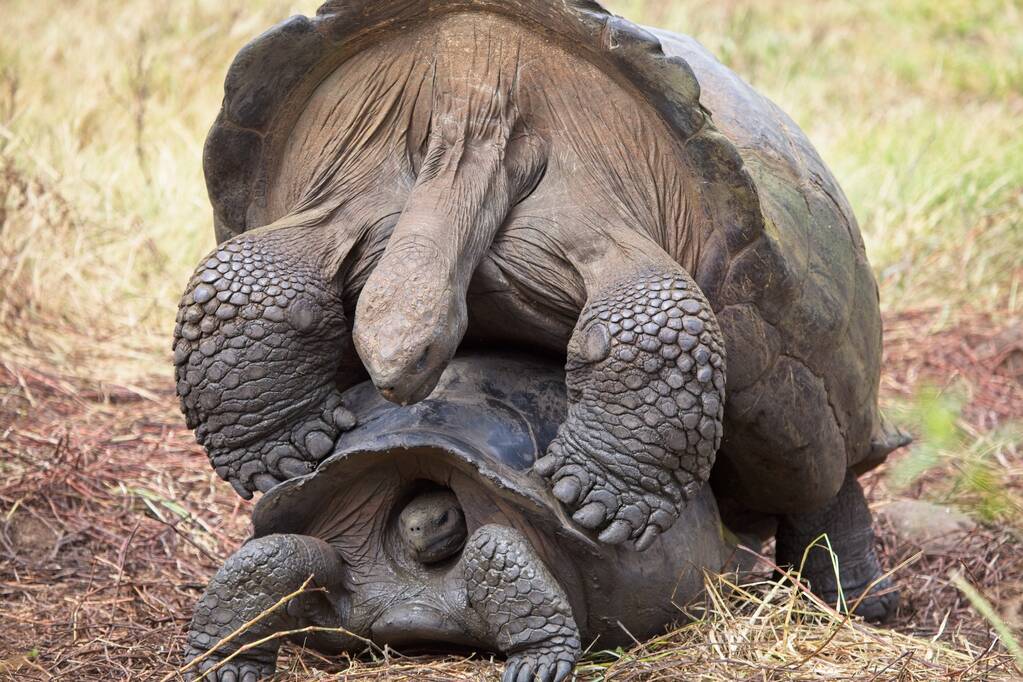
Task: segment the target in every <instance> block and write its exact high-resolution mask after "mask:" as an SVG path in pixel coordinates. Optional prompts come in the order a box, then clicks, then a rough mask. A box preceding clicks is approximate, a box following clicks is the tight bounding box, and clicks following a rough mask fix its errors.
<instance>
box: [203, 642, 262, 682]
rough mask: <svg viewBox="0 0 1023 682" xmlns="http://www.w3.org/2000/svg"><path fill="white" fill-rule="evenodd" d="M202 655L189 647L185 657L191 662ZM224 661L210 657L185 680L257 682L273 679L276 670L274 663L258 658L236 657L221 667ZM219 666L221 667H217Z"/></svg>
mask: <svg viewBox="0 0 1023 682" xmlns="http://www.w3.org/2000/svg"><path fill="white" fill-rule="evenodd" d="M202 653H203V652H202V651H199V650H197V649H192V648H191V647H189V649H188V650H187V651H186V652H185V656H186V658H187V659H188V660H191V659H193V658H195V657H196V656H199V655H200V654H202ZM222 660H223V659H222V658H220V657H217V656H210V657H209V658H207V659H205V660H203V662H202V663H200V664H199V665H197V666H196V667H195V668H194V669H192V670H190V671H188V672H187V673H185V680H187V681H188V682H257V680H266V679H269V678H270V677H273V674H274V670H275V668H276V666H275V664H274V663H267V662H266V661H263V660H259V659H258V658H246V657H244V656H235V657H234V658H232V659H231V660H230V661H228V662H227V663H224V664H223V665H220V662H221V661H222ZM218 665H219V667H217V666H218Z"/></svg>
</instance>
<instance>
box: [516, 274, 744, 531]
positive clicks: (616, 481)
mask: <svg viewBox="0 0 1023 682" xmlns="http://www.w3.org/2000/svg"><path fill="white" fill-rule="evenodd" d="M567 370H568V375H567V383H568V395H569V409H568V417H567V418H566V420H565V422H564V424H562V426H561V428H560V430H559V431H558V436H557V438H556V439H555V440H554V441H553V442H552V443H551V445H550V447H549V448H548V450H547V454H546V456H545V457H543V458H541V459H539V460H538V461H537V462H536V465H535V469H536V471H537V472H539V473H540V474H542V475H544V476H547V477H549V478H550V479H551V481H552V482H553V483H554V495H555V496H556V497H557V498H558V499H559V500H561V501H562V502H564V503H565V504H566V505H567V506H568V507H569V508H570V509H571V510H572V511H574V515H573V518H574V519H575V521H576V522H577V523H579V524H580V525H582V526H584V527H586V528H590V529H593V530H597V531H599V538H600V540H601V541H602V542H606V543H609V544H619V543H622V542H625V541H627V540H633V541H635V543H636V548H637V549H639V550H643V549H645V548H647V547H649V546H650V544H651V543H652V542H653V541H654V540H655V539H656V537H657V536H658V535H659V534H660V533H662V532H664V531H665V530H667V529H668V528H669V527H670V526H671V525H672V524H674V523H675V520H676V519H677V518H678V515H679V512H680V511H681V508H682V506H683V505H684V504H685V490H686V487H687V486H689V485H691V484H694V483H699V482H702V481H706V480H707V478H708V476H709V475H710V469H711V465H712V464H713V462H714V455H715V453H716V452H717V448H718V445H719V443H720V441H721V432H722V425H721V422H722V415H723V409H724V391H725V359H724V344H723V342H722V339H721V334H720V332H719V330H718V326H717V321H716V319H715V317H714V313H713V311H712V310H711V307H710V304H709V303H708V302H707V300H706V298H704V296H703V293H702V292H701V291H700V289H699V287H697V285H696V283H695V282H693V280H692V279H691V278H690V277H689V275H688V274H687V273H686V272H685V271H684V270H682V269H681V268H680V267H678V266H674V267H672V266H668V267H665V266H663V265H662V266H660V267H651V268H650V269H646V270H641V271H639V272H637V273H636V274H635V275H633V276H631V277H627V278H624V279H620V280H619V281H618V282H617V283H615V284H613V285H612V286H607V287H601V288H598V289H597V290H596V291H593V292H591V293H590V295H589V299H588V301H587V304H586V306H585V308H584V309H583V311H582V314H581V315H580V317H579V321H578V323H577V325H576V328H575V332H574V333H573V335H572V338H571V341H570V342H569V346H568V363H567Z"/></svg>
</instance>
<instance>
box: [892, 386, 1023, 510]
mask: <svg viewBox="0 0 1023 682" xmlns="http://www.w3.org/2000/svg"><path fill="white" fill-rule="evenodd" d="M964 404H965V398H964V397H963V396H962V395H961V394H960V393H958V392H956V391H954V390H947V391H938V390H936V389H933V388H927V389H924V390H922V391H921V392H920V393H919V394H918V395H917V397H916V398H915V399H914V400H913V401H912V402H911V403H909V404H908V405H905V406H903V407H902V408H901V409H897V410H895V411H896V412H898V413H899V421H900V423H903V424H905V425H906V426H907V427H909V428H910V429H911V430H912V431H913V433H914V435H915V437H916V444H915V445H914V446H913V449H912V450H911V451H910V452H909V454H908V455H906V456H904V457H902V458H901V459H898V460H896V461H895V462H894V463H893V464H892V466H891V467H890V469H889V473H888V482H889V484H890V485H891V486H892V487H893V488H895V489H896V490H905V489H907V488H909V487H910V486H912V485H914V484H916V483H918V482H920V481H922V480H923V479H926V480H927V483H928V486H927V489H926V490H925V491H924V494H925V495H926V496H928V497H934V498H937V501H940V502H943V503H947V504H954V505H956V506H959V507H962V508H964V509H966V510H968V511H970V512H972V513H974V514H976V515H977V516H978V518H980V519H981V520H983V521H988V522H997V521H1004V522H1010V523H1012V522H1017V523H1018V522H1019V520H1020V518H1021V515H1023V498H1021V494H1020V488H1021V487H1023V486H1021V482H1020V481H1019V476H1020V473H1021V472H1020V470H1019V467H1018V466H1017V467H1016V470H1015V471H1014V470H1013V466H1012V461H1013V459H1014V458H1013V457H1011V456H1010V455H1012V454H1014V453H1017V452H1018V451H1019V449H1020V447H1021V444H1023V422H1012V423H1009V424H1004V425H1002V426H1001V427H999V428H996V429H993V430H991V431H986V432H983V433H978V432H975V431H973V430H972V429H970V428H969V427H968V425H966V424H965V422H964V421H963V419H962V410H963V405H964ZM1015 460H1016V461H1017V462H1018V461H1019V459H1018V457H1016V458H1015ZM1014 483H1016V485H1015V486H1014V485H1013V484H1014Z"/></svg>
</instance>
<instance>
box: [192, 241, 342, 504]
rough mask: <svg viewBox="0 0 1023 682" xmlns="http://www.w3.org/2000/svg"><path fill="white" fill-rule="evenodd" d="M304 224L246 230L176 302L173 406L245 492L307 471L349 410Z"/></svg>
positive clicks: (338, 307) (332, 308)
mask: <svg viewBox="0 0 1023 682" xmlns="http://www.w3.org/2000/svg"><path fill="white" fill-rule="evenodd" d="M320 251H322V250H320V249H317V247H316V246H315V245H314V243H311V240H310V238H309V236H308V231H307V230H302V229H297V228H288V229H278V230H269V231H256V232H250V233H245V234H243V235H240V236H238V237H236V238H234V239H232V240H230V241H228V242H225V243H224V244H222V245H221V246H220V247H219V248H218V249H217V250H216V251H215V252H213V254H211V255H210V256H209V257H208V258H207V259H206V260H204V261H203V263H202V264H201V265H200V266H199V267H198V268H197V269H196V271H195V274H194V275H193V277H192V280H191V282H189V285H188V289H187V290H186V292H185V295H184V297H183V299H182V301H181V304H180V307H179V310H178V322H177V327H176V329H175V330H174V364H175V378H176V380H177V391H178V396H179V397H180V399H181V408H182V411H183V412H184V413H185V417H186V420H187V423H188V426H189V427H190V428H194V429H195V434H196V439H197V440H198V441H199V442H200V443H201V444H202V445H203V446H205V448H206V450H207V452H208V453H209V456H210V461H211V463H212V465H213V467H214V469H215V470H216V472H217V474H219V475H220V477H221V478H223V479H225V480H227V481H229V482H230V483H231V485H233V486H234V488H235V490H237V491H238V493H239V494H240V495H241V496H242V497H245V498H250V497H252V493H253V491H255V490H260V491H262V492H266V491H267V490H269V489H270V488H272V487H273V486H274V485H276V484H277V483H279V482H280V481H282V480H286V479H288V478H292V477H294V476H299V475H302V474H305V473H308V472H310V471H312V470H313V469H314V468H315V467H316V464H317V463H318V462H319V461H320V460H322V459H323V458H324V457H326V456H327V455H328V454H330V452H331V451H332V450H333V446H334V443H335V441H336V440H337V437H338V436H339V435H340V434H341V432H342V431H345V430H347V429H349V428H351V427H352V426H353V425H354V423H355V420H354V417H353V416H352V414H351V412H349V411H348V410H347V409H345V407H344V406H343V405H342V403H341V396H340V393H339V392H338V390H337V388H336V386H335V383H334V381H335V375H336V374H337V372H338V367H339V365H340V359H341V354H342V350H343V349H344V348H345V344H347V343H350V340H349V335H348V329H347V325H346V323H345V315H344V311H343V309H342V304H341V295H340V292H339V291H338V290H337V287H336V286H335V285H334V284H333V283H332V282H329V281H326V280H325V278H324V275H323V272H322V271H321V270H320V268H319V267H317V266H316V265H315V264H314V262H313V260H314V258H315V257H316V255H317V253H318V252H320Z"/></svg>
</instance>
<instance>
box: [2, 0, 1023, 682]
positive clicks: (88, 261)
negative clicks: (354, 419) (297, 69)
mask: <svg viewBox="0 0 1023 682" xmlns="http://www.w3.org/2000/svg"><path fill="white" fill-rule="evenodd" d="M316 5H317V2H316V0H311V1H302V2H298V1H295V2H289V1H286V0H181V1H179V2H174V3H166V2H165V3H153V2H142V1H141V0H74V1H73V2H70V1H69V2H65V3H59V5H55V4H54V3H40V2H34V1H31V0H6V1H5V2H4V7H3V11H2V12H0V32H2V33H3V35H6V36H12V37H14V39H12V40H7V41H4V42H3V43H0V329H3V333H0V378H2V381H0V452H2V453H3V456H2V457H0V473H2V476H0V547H2V548H3V550H4V552H5V555H7V556H6V557H5V558H9V559H10V561H6V562H0V600H2V601H0V604H2V605H0V621H3V627H0V679H3V678H5V677H8V676H9V677H10V678H11V679H19V680H20V679H35V678H39V679H49V678H50V676H51V675H55V674H67V675H71V676H72V677H79V678H83V679H110V678H116V677H122V678H125V679H132V678H134V676H143V675H142V673H141V672H140V671H145V673H146V674H147V675H149V674H151V675H164V674H166V673H168V672H171V671H172V670H173V669H174V667H175V666H176V665H177V663H178V661H177V658H176V657H177V655H178V652H179V651H180V635H181V631H182V629H183V626H184V622H185V621H186V619H187V618H188V614H189V609H190V608H191V604H192V603H193V602H194V600H195V599H196V597H197V594H198V592H197V590H198V589H199V587H200V585H201V583H202V582H203V581H204V580H205V577H206V576H207V575H209V573H210V572H211V571H212V570H214V568H215V567H216V565H217V563H218V562H219V561H220V560H222V558H223V557H224V556H225V554H227V553H229V552H230V551H232V550H233V548H234V547H236V546H237V543H238V542H239V541H240V540H241V539H242V538H243V537H244V535H245V532H246V528H247V520H246V517H247V510H248V507H247V506H246V505H244V504H241V503H239V501H238V500H237V499H236V498H235V497H234V496H233V494H232V493H231V492H230V491H225V490H223V489H222V488H223V486H222V485H221V484H220V483H219V482H218V481H216V479H215V477H214V476H213V475H212V473H211V472H210V471H208V468H207V467H206V463H205V459H204V458H203V457H202V455H201V453H200V452H199V451H198V449H197V448H196V447H195V446H194V445H192V443H191V439H190V434H188V433H187V432H186V431H185V430H184V428H183V424H182V423H181V419H180V417H179V416H178V415H177V414H176V411H175V408H174V405H173V399H172V397H171V395H170V387H171V380H170V368H171V363H170V359H169V346H170V342H169V341H170V333H171V327H172V324H173V319H174V308H175V306H176V302H177V298H178V295H179V294H180V291H181V289H182V287H183V285H184V283H185V281H186V279H187V277H188V275H189V273H190V272H191V269H192V267H193V265H194V264H195V263H196V262H197V261H198V259H199V258H200V257H201V255H202V254H203V253H204V252H205V251H207V250H208V249H209V248H211V247H212V245H213V236H212V225H211V223H212V219H211V210H210V207H209V204H208V201H207V200H206V194H205V187H204V184H203V178H202V171H201V161H200V158H201V149H202V143H203V139H204V137H205V134H206V131H207V129H208V127H209V125H210V124H211V122H212V120H213V117H214V116H215V114H216V111H217V109H218V107H219V103H220V99H221V97H222V94H223V92H222V83H223V77H224V73H225V71H226V69H227V65H228V64H229V63H230V60H231V59H232V57H233V56H234V54H235V53H236V52H237V50H238V49H239V48H240V47H241V46H242V45H243V44H244V43H245V42H247V41H248V40H249V39H250V38H252V37H253V36H255V35H256V34H258V33H259V32H261V31H262V30H263V29H265V28H266V27H267V26H269V25H270V24H272V23H275V22H276V21H279V20H280V19H282V18H284V17H286V16H289V15H291V14H295V13H303V14H311V13H312V12H313V11H315V8H316ZM609 5H610V6H611V7H612V9H614V10H615V11H617V12H619V13H621V14H624V15H625V16H628V17H630V18H633V19H636V20H638V21H641V22H643V23H648V24H655V25H659V26H662V27H664V28H668V29H673V30H677V31H680V32H684V33H687V34H690V35H693V36H694V37H696V38H697V39H699V40H700V41H701V42H702V43H704V44H705V45H706V46H707V47H708V48H709V49H710V50H711V51H712V52H714V53H715V54H716V55H718V57H719V58H721V59H722V61H724V62H725V63H726V64H728V65H729V66H731V67H732V68H733V69H735V70H736V71H737V72H739V73H740V74H741V75H742V76H743V77H744V78H746V79H747V80H749V81H750V82H751V83H752V84H753V85H754V86H755V87H756V88H757V89H759V90H760V91H762V92H764V93H765V94H767V95H769V96H770V97H771V98H773V99H774V100H775V101H777V102H778V103H779V104H780V105H781V106H782V108H784V109H785V110H786V111H788V112H789V113H790V114H791V115H792V116H793V118H794V119H795V120H796V121H797V122H798V123H799V124H800V125H801V126H802V127H803V128H804V129H805V130H806V131H807V133H808V135H809V137H810V138H811V140H813V142H814V144H815V145H816V146H817V147H818V149H819V151H820V152H821V154H822V156H823V157H824V159H825V160H826V162H827V163H828V164H829V166H830V167H831V168H832V170H833V171H834V172H835V174H836V176H837V177H838V179H839V182H840V184H841V185H842V187H843V188H844V189H845V191H846V193H847V194H848V195H849V198H850V201H851V202H852V204H853V206H854V208H855V209H856V213H857V215H858V217H859V219H860V223H861V226H862V229H863V233H864V237H865V240H866V243H867V248H868V252H869V256H870V259H871V262H872V264H873V265H874V267H875V271H876V273H877V275H878V279H879V282H880V285H881V299H882V305H883V307H884V309H885V313H886V327H887V332H886V334H887V356H886V372H885V375H884V378H883V383H882V394H883V400H884V402H885V404H886V405H888V406H890V407H891V408H893V409H892V412H893V414H896V415H897V416H898V419H899V420H900V423H902V424H904V425H906V426H908V427H909V428H910V429H911V430H912V431H913V432H914V434H915V435H916V436H917V445H916V446H915V447H914V448H913V449H912V450H910V451H909V452H908V453H904V454H902V455H900V456H898V457H896V458H895V460H894V461H893V463H892V465H891V466H890V467H888V468H886V469H884V470H881V471H879V472H877V473H875V474H871V475H870V476H868V478H867V479H866V481H867V483H868V488H869V489H870V493H871V496H872V499H873V500H874V502H875V503H879V502H883V501H884V500H886V499H890V498H892V497H899V496H911V497H924V498H928V499H932V500H935V501H938V502H941V503H944V504H952V505H957V506H960V507H962V508H964V509H966V510H968V511H969V512H970V513H971V514H973V515H974V516H975V517H977V518H978V519H980V520H981V521H982V522H983V523H984V525H983V526H982V528H981V530H979V531H977V533H976V534H975V535H974V536H971V537H970V538H968V539H966V540H964V543H963V546H962V552H961V553H959V554H956V555H955V556H952V557H919V556H917V555H916V554H915V553H914V550H913V548H912V547H905V546H901V545H898V544H897V542H896V540H894V539H893V538H892V536H891V534H890V533H889V532H888V530H887V529H885V528H882V533H883V535H884V544H885V548H886V552H887V559H888V565H896V564H899V563H902V562H903V561H907V560H908V561H910V563H911V565H909V566H908V568H905V569H903V571H902V575H901V578H899V576H897V578H899V580H900V584H901V585H902V586H903V591H904V596H905V599H904V603H905V604H906V606H905V608H904V610H903V614H902V616H901V620H899V621H898V622H897V623H896V625H895V629H894V630H876V629H873V628H868V627H867V626H864V625H863V624H861V623H856V622H853V621H844V620H841V619H837V618H836V616H835V614H834V613H833V612H831V611H828V609H827V608H824V607H822V606H821V605H819V604H814V603H813V602H812V601H808V600H806V599H805V598H804V597H802V596H800V590H799V589H798V587H797V586H795V585H794V584H793V583H792V582H791V581H788V582H785V581H782V582H780V583H779V582H770V581H767V582H764V583H762V584H760V585H759V586H755V587H752V588H747V589H744V590H737V589H735V588H733V587H732V586H729V585H727V584H724V583H722V582H721V579H720V578H717V577H709V578H708V588H709V589H708V601H707V603H706V605H705V608H704V611H703V612H701V614H700V617H699V618H698V619H697V621H696V622H695V623H693V624H692V625H689V626H686V627H684V628H681V629H679V630H676V631H673V632H672V633H670V634H668V635H666V636H665V637H663V638H660V639H657V640H655V641H651V642H646V643H639V644H637V646H636V647H635V648H634V649H632V650H628V651H625V650H623V651H614V652H594V653H593V655H592V656H591V657H589V658H588V659H587V661H586V663H585V664H584V665H583V666H581V668H580V673H581V675H582V677H584V678H585V679H594V680H597V679H618V680H623V679H672V678H675V677H677V676H679V675H688V676H691V677H692V678H693V679H700V680H707V681H717V680H724V679H770V680H796V679H841V678H848V677H850V676H852V677H856V675H860V676H859V677H858V678H857V679H871V678H872V677H873V678H876V679H906V680H916V679H919V680H931V679H942V678H949V679H1001V678H1003V677H1005V676H1008V675H1011V674H1012V673H1009V672H1007V671H1009V670H1010V667H1009V666H1010V665H1011V662H1010V659H1011V656H1010V655H1009V654H1008V653H1007V652H1005V651H1002V650H1001V649H1000V648H999V645H997V643H996V639H995V637H996V635H998V634H1000V636H1001V638H1002V640H1003V641H1006V642H1007V641H1009V640H1010V638H1012V637H1015V638H1017V639H1018V638H1019V636H1020V632H1021V631H1023V550H1021V549H1020V544H1019V538H1020V533H1021V532H1023V529H1021V528H1020V525H1021V522H1020V519H1021V518H1023V514H1021V511H1020V509H1021V508H1020V504H1021V500H1023V447H1021V440H1023V437H1021V432H1023V426H1021V425H1020V423H1019V422H1018V421H1014V418H1016V419H1018V418H1019V417H1020V415H1023V373H1020V370H1018V369H1013V367H1017V368H1018V367H1023V364H1020V363H1023V341H1020V340H1019V339H1023V335H1021V334H1020V330H1021V329H1023V326H1021V325H1023V322H1021V320H1023V291H1021V289H1023V259H1021V258H1020V256H1019V254H1020V253H1023V135H1020V133H1019V126H1020V124H1019V122H1020V120H1023V7H1021V5H1020V4H1019V3H1018V2H1016V1H1014V0H945V1H943V2H940V3H935V2H930V1H928V0H891V1H888V2H884V1H882V0H863V1H855V2H854V1H853V0H821V1H819V2H783V1H782V0H758V1H753V0H715V1H713V2H712V1H711V0H677V1H668V0H615V1H614V2H609ZM1014 330H1015V331H1014ZM1014 334H1015V335H1014ZM1014 339H1016V340H1015V341H1014ZM1014 344H1016V345H1014ZM1014 349H1015V350H1014ZM1014 363H1016V364H1014ZM26 529H27V530H26ZM26 537H27V538H37V539H38V538H39V537H43V538H44V539H46V540H45V542H43V543H42V544H43V545H44V546H46V547H51V546H52V551H53V556H50V555H46V556H35V555H33V554H32V553H31V552H29V551H28V550H26V549H25V547H24V546H22V545H21V544H19V542H22V540H24V538H26ZM47 543H48V544H47ZM30 544H31V543H30ZM39 544H40V543H39V542H36V543H35V544H34V545H32V546H33V547H34V546H36V545H39ZM26 552H28V554H26ZM58 556H59V558H60V561H56V558H55V557H58ZM914 561H915V563H913V562H914ZM957 571H958V572H957ZM957 581H958V582H957ZM971 590H972V592H971ZM1010 646H1011V645H1010ZM1013 651H1018V649H1014V650H1013ZM346 666H347V667H346ZM287 669H288V670H289V672H288V673H287V675H286V678H287V679H306V678H309V677H315V676H319V675H320V673H316V672H315V671H316V670H323V671H334V672H335V673H336V672H339V671H344V672H345V674H346V675H347V679H381V678H387V677H390V678H392V679H393V678H397V679H400V678H402V676H409V675H413V674H430V675H433V676H434V677H435V678H437V679H484V678H487V677H488V676H489V675H492V674H493V672H494V671H495V670H496V668H495V666H494V664H493V663H490V662H486V661H483V662H477V661H473V662H466V661H461V660H457V659H418V658H417V659H407V658H402V657H393V658H389V659H387V660H378V661H366V660H359V661H342V662H336V661H335V662H326V661H321V660H320V659H318V658H315V657H311V655H310V654H308V653H307V654H306V655H305V656H302V657H298V656H294V655H292V656H290V657H289V658H288V659H287ZM850 671H852V672H850ZM327 674H328V673H327V672H324V673H322V675H323V676H326V675H327ZM83 676H84V677H83ZM1000 676H1001V677H1000Z"/></svg>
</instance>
